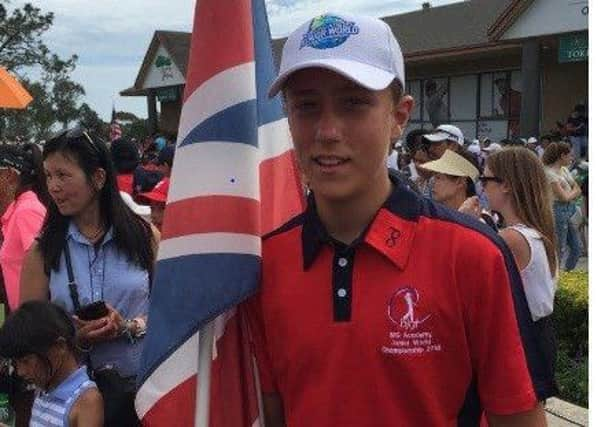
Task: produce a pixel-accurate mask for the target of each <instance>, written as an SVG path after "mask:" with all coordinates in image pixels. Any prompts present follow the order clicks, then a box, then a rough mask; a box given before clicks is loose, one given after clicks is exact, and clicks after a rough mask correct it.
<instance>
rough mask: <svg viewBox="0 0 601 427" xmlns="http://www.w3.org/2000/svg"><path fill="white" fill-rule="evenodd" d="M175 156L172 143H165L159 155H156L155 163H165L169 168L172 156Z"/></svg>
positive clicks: (171, 163)
mask: <svg viewBox="0 0 601 427" xmlns="http://www.w3.org/2000/svg"><path fill="white" fill-rule="evenodd" d="M174 157H175V146H174V145H166V146H165V148H163V149H162V150H161V151H160V152H159V155H158V156H157V164H159V165H163V164H165V165H167V166H169V167H170V168H172V167H173V158H174Z"/></svg>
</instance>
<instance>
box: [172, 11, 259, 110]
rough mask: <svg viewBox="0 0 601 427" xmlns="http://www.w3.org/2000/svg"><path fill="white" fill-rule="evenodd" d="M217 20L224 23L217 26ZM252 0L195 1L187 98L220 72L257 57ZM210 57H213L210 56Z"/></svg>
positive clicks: (185, 96) (185, 97)
mask: <svg viewBox="0 0 601 427" xmlns="http://www.w3.org/2000/svg"><path fill="white" fill-rule="evenodd" d="M215 22H219V23H225V25H223V24H222V25H221V26H220V28H219V30H218V31H216V30H215ZM252 28H253V25H252V14H251V2H250V0H236V1H231V0H225V1H223V0H203V1H197V2H196V14H195V21H194V37H193V38H192V45H191V48H190V51H191V52H193V53H194V54H193V55H190V59H189V63H188V77H187V78H186V91H185V95H184V99H185V100H187V99H188V97H189V96H190V94H191V93H193V92H194V91H195V90H196V89H197V88H198V87H199V86H200V85H202V84H203V83H204V82H205V81H207V80H208V79H210V78H211V77H213V76H214V75H216V74H218V73H219V72H221V71H223V70H226V69H229V68H231V67H234V66H236V65H240V64H244V63H246V62H250V61H254V56H255V53H254V44H253V34H252ZM207 58H210V61H209V60H207Z"/></svg>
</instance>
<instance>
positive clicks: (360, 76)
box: [269, 12, 405, 97]
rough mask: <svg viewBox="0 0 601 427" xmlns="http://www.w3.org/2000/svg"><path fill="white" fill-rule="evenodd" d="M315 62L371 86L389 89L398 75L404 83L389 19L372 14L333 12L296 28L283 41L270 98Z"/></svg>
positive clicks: (403, 67) (314, 65)
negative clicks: (290, 78)
mask: <svg viewBox="0 0 601 427" xmlns="http://www.w3.org/2000/svg"><path fill="white" fill-rule="evenodd" d="M312 67H318V68H325V69H328V70H331V71H334V72H336V73H339V74H341V75H343V76H344V77H346V78H348V79H350V80H352V81H354V82H355V83H357V84H359V85H361V86H363V87H365V88H367V89H370V90H382V89H385V88H387V87H388V85H390V83H391V82H392V81H393V79H395V78H396V79H398V80H399V82H400V83H401V85H402V86H403V87H405V65H404V62H403V53H402V52H401V47H400V46H399V43H398V42H397V40H396V38H395V37H394V34H393V33H392V30H391V29H390V27H389V26H388V24H387V23H385V22H384V21H382V20H381V19H378V18H373V17H369V16H356V15H349V14H342V13H331V12H328V13H325V14H323V15H321V16H318V17H315V18H313V19H311V20H310V21H307V22H305V23H304V24H303V25H301V26H300V27H299V28H297V29H296V30H295V31H294V32H293V33H292V34H290V36H289V37H288V39H287V40H286V43H285V44H284V49H283V51H282V61H281V64H280V72H279V74H278V76H277V78H276V79H275V81H274V82H273V83H272V85H271V88H270V89H269V97H273V96H275V95H276V94H277V93H278V92H279V91H280V90H281V89H282V87H283V85H284V84H285V82H286V79H287V78H288V77H290V75H291V74H292V73H294V72H296V71H299V70H302V69H305V68H312Z"/></svg>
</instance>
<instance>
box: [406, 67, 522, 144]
mask: <svg viewBox="0 0 601 427" xmlns="http://www.w3.org/2000/svg"><path fill="white" fill-rule="evenodd" d="M407 87H408V91H409V93H410V94H411V95H412V96H413V97H414V99H415V100H416V103H415V107H414V111H413V113H412V114H411V123H410V126H408V127H410V128H419V127H422V128H432V127H436V126H438V125H439V124H444V123H451V124H453V125H455V126H458V127H459V128H460V129H461V130H462V132H463V134H464V136H465V138H466V139H468V140H469V139H473V138H480V137H489V138H491V139H492V140H494V141H499V140H501V139H503V138H507V137H508V136H511V135H517V134H518V130H519V119H520V109H521V103H522V84H521V73H520V71H500V72H494V73H481V74H466V75H460V76H451V77H440V78H432V79H419V80H410V81H408V82H407Z"/></svg>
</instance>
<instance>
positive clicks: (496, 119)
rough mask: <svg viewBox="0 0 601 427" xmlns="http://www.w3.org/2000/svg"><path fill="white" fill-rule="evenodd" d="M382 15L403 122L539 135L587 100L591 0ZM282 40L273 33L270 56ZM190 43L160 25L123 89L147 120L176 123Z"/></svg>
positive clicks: (491, 3) (478, 2) (525, 0)
mask: <svg viewBox="0 0 601 427" xmlns="http://www.w3.org/2000/svg"><path fill="white" fill-rule="evenodd" d="M383 19H384V20H385V21H386V22H388V24H389V25H390V26H391V28H392V30H393V32H394V34H395V36H396V37H397V39H398V40H399V42H400V45H401V47H402V49H403V52H404V55H405V60H406V74H407V87H406V91H407V92H408V93H409V94H411V95H412V96H413V98H414V99H415V109H414V111H413V114H412V117H411V122H410V125H409V129H408V130H411V129H414V128H431V127H433V125H436V124H438V123H451V124H455V125H457V126H459V127H460V128H461V129H462V130H463V132H464V134H465V136H466V137H467V138H476V137H490V138H491V139H493V140H497V141H498V140H500V139H502V138H507V137H511V136H521V137H529V136H538V135H540V134H542V133H546V132H549V131H551V130H554V129H555V128H556V126H557V124H556V122H557V121H561V122H565V120H566V118H567V117H568V115H569V114H570V112H571V111H572V109H573V107H574V105H575V104H578V103H581V104H585V105H586V104H587V103H588V0H468V1H463V2H459V3H453V4H449V5H446V6H440V7H431V6H429V4H428V3H424V5H423V7H422V9H421V10H417V11H414V12H410V13H405V14H399V15H394V16H389V17H385V18H383ZM284 42H285V39H276V40H274V41H273V47H274V56H275V58H276V60H279V56H280V54H281V50H282V47H283V44H284ZM189 44H190V34H188V33H173V32H165V31H157V32H156V33H155V35H154V37H153V40H152V42H151V44H150V47H149V49H148V52H147V54H146V57H145V59H144V62H143V64H142V67H141V69H140V72H139V73H138V76H137V78H136V82H135V84H134V86H133V87H132V88H130V89H127V90H125V91H123V92H122V93H121V94H122V95H130V96H146V97H147V99H148V106H149V107H148V111H149V117H150V118H151V120H150V123H151V125H150V127H151V129H150V130H161V131H168V132H176V131H177V123H178V121H179V113H180V111H181V104H182V94H183V88H184V85H185V81H184V80H185V79H184V77H183V76H185V75H186V67H187V51H188V50H189ZM161 58H163V59H161ZM169 67H170V68H169ZM157 101H158V102H159V103H160V115H157V106H156V104H157Z"/></svg>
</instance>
